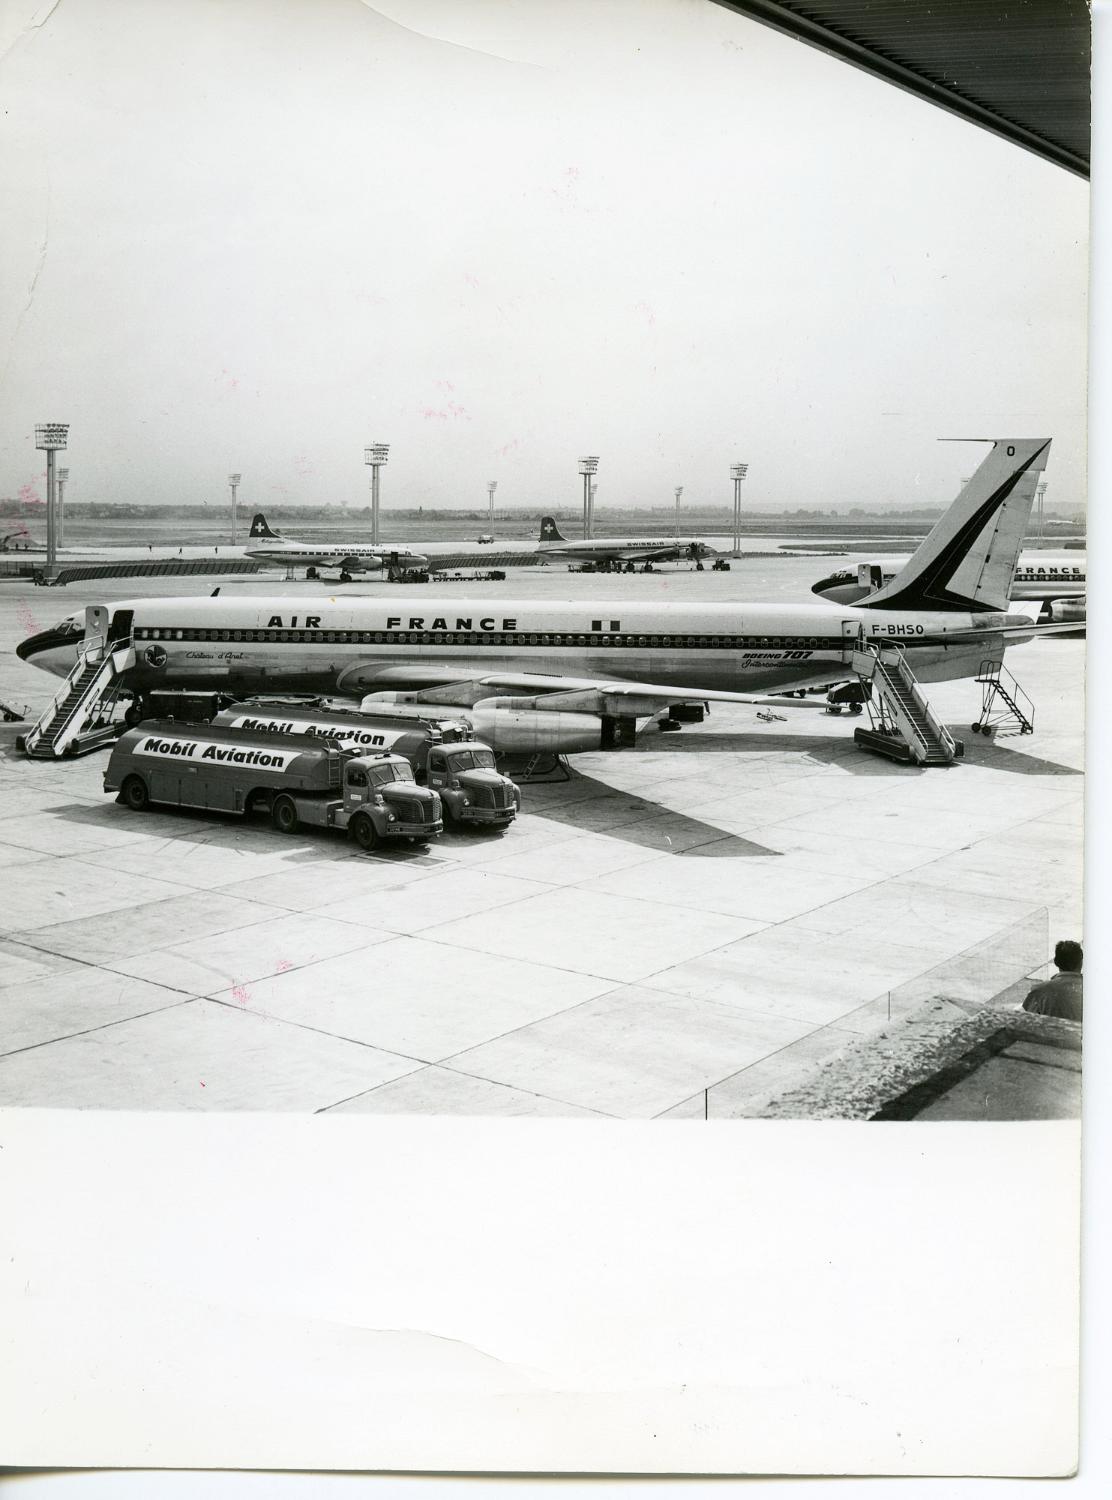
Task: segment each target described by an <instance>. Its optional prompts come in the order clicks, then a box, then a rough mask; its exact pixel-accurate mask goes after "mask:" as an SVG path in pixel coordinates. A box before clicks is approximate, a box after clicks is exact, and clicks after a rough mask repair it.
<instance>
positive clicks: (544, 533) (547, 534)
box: [541, 516, 567, 542]
mask: <svg viewBox="0 0 1112 1500" xmlns="http://www.w3.org/2000/svg"><path fill="white" fill-rule="evenodd" d="M541 541H542V542H566V541H567V537H566V536H563V535H562V534H561V531H560V528H559V526H557V525H556V521H555V519H554V518H553V517H552V516H542V517H541Z"/></svg>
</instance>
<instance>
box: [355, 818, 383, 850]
mask: <svg viewBox="0 0 1112 1500" xmlns="http://www.w3.org/2000/svg"><path fill="white" fill-rule="evenodd" d="M351 836H352V838H353V839H354V840H355V842H356V843H357V844H358V845H359V847H360V849H373V848H374V846H375V845H376V844H377V843H378V834H377V833H376V832H375V825H374V824H373V823H372V822H371V820H370V818H368V816H367V814H366V813H356V814H355V817H354V818H352V820H351Z"/></svg>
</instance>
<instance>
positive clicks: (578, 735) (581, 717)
mask: <svg viewBox="0 0 1112 1500" xmlns="http://www.w3.org/2000/svg"><path fill="white" fill-rule="evenodd" d="M443 691H444V689H441V690H440V692H443ZM384 703H388V704H409V705H412V706H413V707H414V708H415V709H416V710H417V711H418V712H421V711H423V712H425V713H434V714H459V715H463V716H465V717H466V718H467V719H468V720H469V721H470V723H471V725H472V728H473V731H474V734H475V738H476V739H477V740H482V742H483V744H484V745H489V746H490V748H491V749H492V750H497V751H498V752H499V753H503V752H511V751H512V752H524V753H529V752H531V751H534V750H543V751H547V752H548V753H549V754H552V755H573V754H575V752H576V751H579V750H598V749H601V747H602V737H603V736H602V719H601V717H600V716H599V715H598V714H584V713H576V712H569V711H563V712H562V711H558V710H556V709H541V708H537V707H536V699H535V698H481V699H480V700H479V701H478V702H477V703H448V702H446V701H445V700H444V698H442V697H440V696H439V695H435V696H434V695H433V694H432V693H430V692H429V691H428V690H427V689H426V690H425V691H424V692H421V691H415V692H414V691H411V692H389V691H387V692H379V693H370V694H367V695H366V696H364V698H363V699H362V702H361V707H362V708H364V709H367V710H373V709H375V708H377V707H379V706H380V705H381V704H384Z"/></svg>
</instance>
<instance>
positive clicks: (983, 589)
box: [861, 438, 1050, 613]
mask: <svg viewBox="0 0 1112 1500" xmlns="http://www.w3.org/2000/svg"><path fill="white" fill-rule="evenodd" d="M977 441H992V451H991V452H990V453H989V454H988V456H987V457H986V458H985V459H983V460H982V462H981V465H980V467H979V468H978V469H977V472H976V473H975V474H974V475H973V476H972V478H971V479H968V480H967V481H966V483H965V485H964V487H963V488H962V490H961V492H960V494H959V495H958V497H957V499H956V500H955V501H954V503H953V505H951V506H950V509H949V510H948V511H947V512H946V514H945V515H944V516H943V517H942V519H941V520H940V521H939V522H938V524H937V525H936V526H935V527H934V529H933V530H932V531H931V533H930V535H929V536H928V537H927V539H926V541H925V542H923V543H922V545H921V546H920V547H919V549H918V551H917V552H915V553H914V554H913V555H912V556H911V558H910V559H909V560H908V562H907V563H906V564H905V565H904V567H903V568H902V569H901V570H900V572H898V573H897V574H896V575H895V577H894V578H893V579H891V581H890V582H889V583H887V584H886V585H885V586H884V588H882V589H880V590H879V591H878V592H877V593H875V594H870V595H869V597H868V598H867V599H862V600H861V606H862V608H863V609H884V610H898V609H914V610H949V611H959V612H962V613H969V612H975V613H983V612H988V611H994V612H995V611H1006V610H1007V608H1008V595H1009V594H1010V592H1011V588H1012V581H1013V579H1014V577H1015V569H1016V563H1017V561H1018V560H1019V549H1020V547H1021V546H1022V544H1023V538H1024V535H1025V533H1026V531H1027V522H1028V519H1029V517H1030V515H1031V503H1032V501H1033V500H1034V498H1035V487H1036V485H1037V484H1038V481H1039V475H1040V474H1041V473H1042V471H1043V470H1044V469H1045V468H1046V461H1047V457H1048V455H1049V453H1050V439H1049V438H996V439H994V440H992V439H977Z"/></svg>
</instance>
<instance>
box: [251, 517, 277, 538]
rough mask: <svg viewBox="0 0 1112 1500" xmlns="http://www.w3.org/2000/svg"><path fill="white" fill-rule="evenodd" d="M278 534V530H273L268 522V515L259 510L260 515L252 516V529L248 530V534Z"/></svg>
mask: <svg viewBox="0 0 1112 1500" xmlns="http://www.w3.org/2000/svg"><path fill="white" fill-rule="evenodd" d="M277 534H278V533H277V532H275V531H271V529H270V527H269V526H268V525H267V524H266V517H265V516H264V515H263V513H262V511H259V513H258V515H255V516H252V517H251V530H250V531H249V532H248V536H277Z"/></svg>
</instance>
